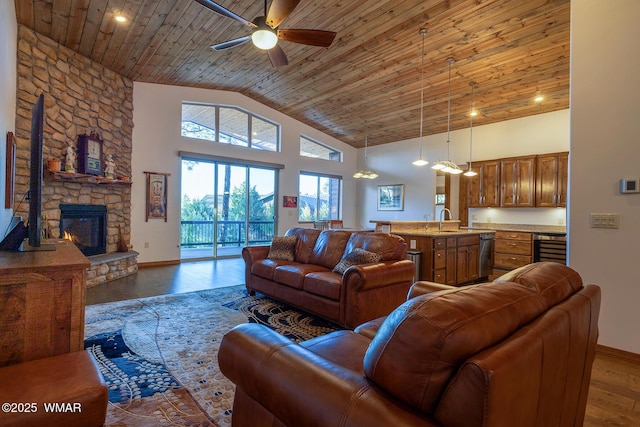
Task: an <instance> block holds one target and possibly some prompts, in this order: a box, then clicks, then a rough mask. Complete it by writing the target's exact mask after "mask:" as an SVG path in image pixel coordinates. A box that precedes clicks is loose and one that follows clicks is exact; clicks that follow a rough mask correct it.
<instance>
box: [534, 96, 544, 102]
mask: <svg viewBox="0 0 640 427" xmlns="http://www.w3.org/2000/svg"><path fill="white" fill-rule="evenodd" d="M533 100H534V101H536V102H542V101H544V96H542V95H538V96H536V97H535V98H533Z"/></svg>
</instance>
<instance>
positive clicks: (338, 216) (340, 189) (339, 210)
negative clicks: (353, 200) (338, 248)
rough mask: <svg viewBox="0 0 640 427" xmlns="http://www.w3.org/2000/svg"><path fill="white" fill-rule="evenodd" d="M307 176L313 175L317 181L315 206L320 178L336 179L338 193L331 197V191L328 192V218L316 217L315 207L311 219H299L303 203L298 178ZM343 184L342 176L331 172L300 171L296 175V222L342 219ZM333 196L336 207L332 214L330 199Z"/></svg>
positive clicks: (318, 199) (318, 203)
mask: <svg viewBox="0 0 640 427" xmlns="http://www.w3.org/2000/svg"><path fill="white" fill-rule="evenodd" d="M303 175H304V176H307V177H315V178H316V179H317V183H316V207H318V206H320V200H321V199H320V194H321V191H320V188H321V185H322V184H321V179H322V178H326V179H329V180H332V179H335V180H337V181H338V182H337V184H338V186H337V192H338V194H337V195H335V196H334V197H332V195H331V192H330V194H329V200H328V203H329V218H318V211H319V209H318V208H316V210H315V214H314V217H313V218H312V219H311V220H308V219H301V218H300V214H301V212H302V208H303V204H302V200H303V199H302V197H303V195H302V194H301V192H300V179H301V178H302V176H303ZM343 186H344V179H343V178H342V176H340V175H332V174H326V173H321V172H310V171H300V173H299V175H298V222H299V223H301V224H305V223H313V222H314V221H326V220H334V219H337V220H339V219H342V192H343ZM334 198H335V202H336V203H337V206H336V209H335V215H333V212H332V200H333V199H334Z"/></svg>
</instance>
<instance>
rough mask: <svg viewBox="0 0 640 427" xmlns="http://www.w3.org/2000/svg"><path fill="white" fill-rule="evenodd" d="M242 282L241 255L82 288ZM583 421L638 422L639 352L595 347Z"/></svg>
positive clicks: (594, 425)
mask: <svg viewBox="0 0 640 427" xmlns="http://www.w3.org/2000/svg"><path fill="white" fill-rule="evenodd" d="M243 283H244V261H243V260H242V259H241V258H229V259H220V260H216V261H197V262H185V263H182V264H177V265H168V266H161V267H146V268H141V269H140V270H139V271H138V273H136V274H135V275H132V276H128V277H125V278H122V279H118V280H114V281H112V282H108V283H105V284H102V285H98V286H94V287H92V288H89V289H87V305H89V304H99V303H104V302H111V301H120V300H125V299H132V298H144V297H151V296H155V295H163V294H172V293H181V292H192V291H197V290H201V289H213V288H218V287H224V286H231V285H240V284H243ZM584 426H585V427H600V426H625V427H626V426H629V427H631V426H640V355H637V354H633V353H626V352H623V351H619V350H615V349H610V348H607V347H602V346H599V347H598V350H597V354H596V359H595V362H594V364H593V370H592V373H591V386H590V388H589V400H588V404H587V411H586V416H585V422H584Z"/></svg>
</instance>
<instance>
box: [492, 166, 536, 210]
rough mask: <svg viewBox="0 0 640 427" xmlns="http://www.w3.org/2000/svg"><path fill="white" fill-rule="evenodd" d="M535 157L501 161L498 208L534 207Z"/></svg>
mask: <svg viewBox="0 0 640 427" xmlns="http://www.w3.org/2000/svg"><path fill="white" fill-rule="evenodd" d="M535 170H536V156H527V157H517V158H510V159H502V160H501V165H500V183H501V191H500V206H502V207H535V195H536V192H535V188H536V187H535V184H536V179H535Z"/></svg>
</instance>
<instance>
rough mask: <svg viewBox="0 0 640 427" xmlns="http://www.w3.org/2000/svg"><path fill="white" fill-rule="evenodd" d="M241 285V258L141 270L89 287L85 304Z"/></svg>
mask: <svg viewBox="0 0 640 427" xmlns="http://www.w3.org/2000/svg"><path fill="white" fill-rule="evenodd" d="M243 284H244V261H243V260H242V258H224V259H218V260H215V261H193V262H184V263H181V264H175V265H165V266H160V267H143V268H140V269H139V270H138V272H137V273H136V274H133V275H131V276H127V277H123V278H121V279H117V280H113V281H111V282H107V283H103V284H100V285H97V286H93V287H91V288H88V289H87V300H86V304H87V305H91V304H100V303H105V302H112V301H121V300H127V299H133V298H146V297H152V296H156V295H166V294H179V293H183V292H193V291H199V290H203V289H213V288H221V287H224V286H232V285H243Z"/></svg>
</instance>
